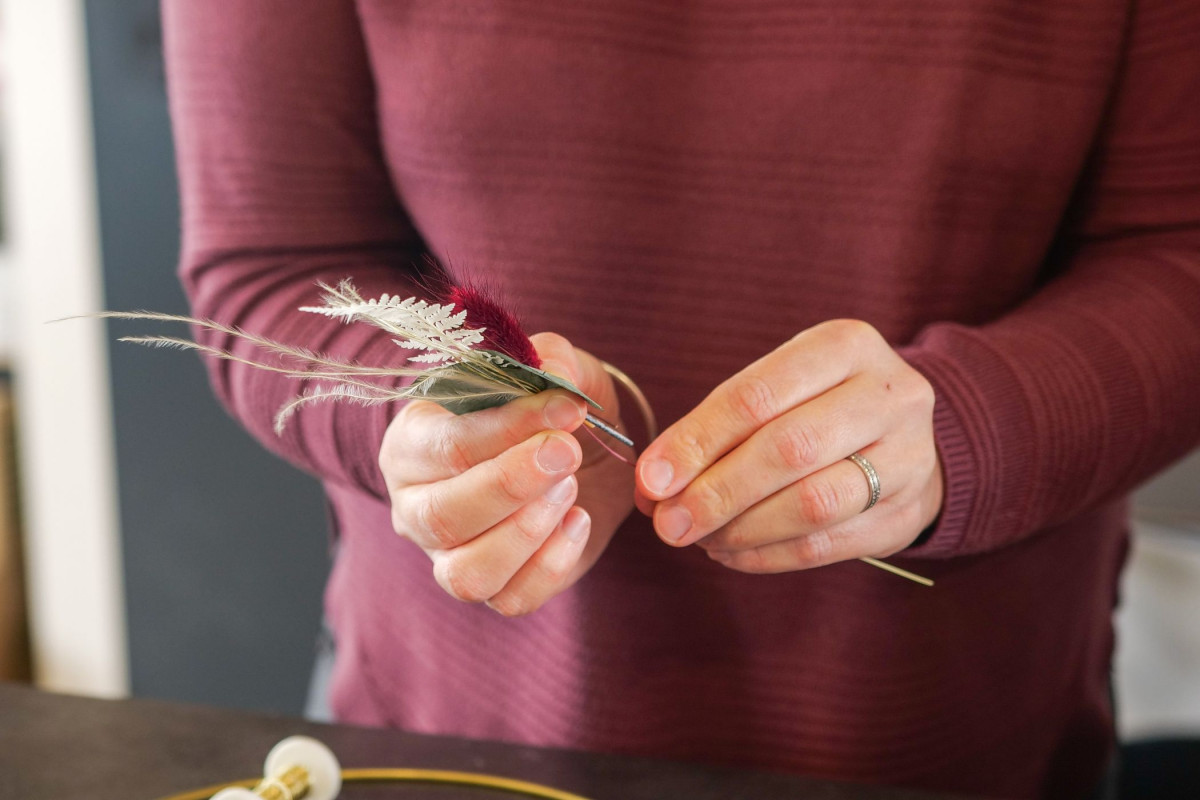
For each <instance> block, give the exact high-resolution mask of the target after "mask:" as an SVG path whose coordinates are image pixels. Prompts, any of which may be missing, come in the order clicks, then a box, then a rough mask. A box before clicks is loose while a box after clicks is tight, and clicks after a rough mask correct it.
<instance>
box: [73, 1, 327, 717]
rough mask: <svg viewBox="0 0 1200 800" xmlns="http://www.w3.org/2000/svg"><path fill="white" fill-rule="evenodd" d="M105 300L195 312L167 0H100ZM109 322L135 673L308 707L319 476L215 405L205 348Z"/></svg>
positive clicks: (198, 695) (169, 683)
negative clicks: (178, 272)
mask: <svg viewBox="0 0 1200 800" xmlns="http://www.w3.org/2000/svg"><path fill="white" fill-rule="evenodd" d="M86 9H87V43H88V49H89V60H90V66H91V88H92V102H93V115H94V123H95V134H96V163H97V182H98V193H99V204H100V226H101V228H100V231H101V245H102V255H103V263H104V288H105V293H106V300H105V303H106V306H107V307H108V308H110V309H122V310H131V309H153V310H156V311H170V312H178V313H184V312H186V305H185V301H184V297H183V293H182V290H181V289H180V287H179V284H178V282H177V281H176V278H175V264H176V262H177V257H178V247H179V223H178V218H179V208H178V201H177V198H176V183H175V172H174V162H173V157H174V156H173V153H172V148H171V138H170V126H169V121H168V118H167V102H166V93H165V86H164V77H163V67H162V52H161V37H160V27H159V21H158V3H157V0H89V2H88V3H87V4H86ZM147 329H148V326H147V325H144V324H139V323H128V322H126V323H120V324H119V325H113V326H110V333H111V335H112V339H113V340H114V343H113V344H112V345H111V354H112V392H113V404H114V409H115V411H114V415H115V426H116V443H117V463H118V480H119V486H120V504H121V526H122V535H123V543H124V567H125V580H126V603H127V609H128V620H129V637H130V659H131V664H130V666H131V675H132V683H133V691H134V693H135V694H136V695H140V696H153V697H161V698H171V699H178V700H185V701H192V702H201V703H211V704H216V705H223V706H236V707H247V708H257V709H267V710H275V711H283V712H294V713H295V712H299V711H300V710H301V709H302V706H303V702H304V696H305V691H306V688H307V681H308V677H309V673H310V670H311V666H312V658H313V642H314V639H315V636H316V632H317V630H318V626H319V621H320V595H321V587H322V584H323V582H324V579H325V576H326V574H327V572H328V566H329V564H328V557H327V537H326V533H325V529H326V526H325V511H324V504H323V500H322V497H321V492H320V488H319V486H318V484H317V483H316V482H315V481H314V480H312V479H311V478H309V477H308V476H305V475H303V474H301V473H300V472H298V471H297V470H295V469H293V468H291V467H290V466H288V465H287V464H285V463H283V462H281V461H279V460H277V459H275V458H274V457H273V456H271V455H269V454H268V453H266V451H264V450H262V449H261V448H260V447H259V446H258V445H257V444H256V443H255V442H254V441H253V440H251V439H250V437H249V436H248V435H246V434H245V433H244V432H243V431H242V430H241V429H240V428H239V427H238V426H237V425H236V424H235V423H233V422H232V421H231V420H230V419H229V418H228V417H227V416H226V415H225V413H224V412H223V411H222V410H221V408H220V407H219V406H218V405H217V403H216V401H215V400H214V399H213V397H212V394H211V392H210V391H209V388H208V384H207V382H206V379H205V376H204V371H203V368H202V366H201V364H200V362H199V361H198V360H197V358H196V357H195V356H194V355H191V354H187V353H179V352H174V351H162V350H148V349H144V348H140V347H137V346H134V345H126V344H120V343H116V342H115V339H116V337H117V336H118V335H120V334H121V333H124V332H134V331H137V332H147Z"/></svg>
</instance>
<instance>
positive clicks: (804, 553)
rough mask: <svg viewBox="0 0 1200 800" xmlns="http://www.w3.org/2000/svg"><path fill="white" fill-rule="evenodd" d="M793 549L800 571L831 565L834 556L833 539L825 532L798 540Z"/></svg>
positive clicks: (811, 534) (818, 532)
mask: <svg viewBox="0 0 1200 800" xmlns="http://www.w3.org/2000/svg"><path fill="white" fill-rule="evenodd" d="M792 549H793V556H794V558H795V560H796V566H797V568H798V569H808V568H809V567H819V566H822V565H824V564H827V563H829V560H830V557H831V556H832V555H833V538H832V537H830V535H829V534H828V533H826V532H825V531H817V532H816V533H810V534H808V535H807V536H801V537H800V538H799V539H796V540H795V544H794V545H793V547H792Z"/></svg>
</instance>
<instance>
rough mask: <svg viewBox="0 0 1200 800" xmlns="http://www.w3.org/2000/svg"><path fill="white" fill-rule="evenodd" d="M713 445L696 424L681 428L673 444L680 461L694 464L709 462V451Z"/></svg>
mask: <svg viewBox="0 0 1200 800" xmlns="http://www.w3.org/2000/svg"><path fill="white" fill-rule="evenodd" d="M711 447H712V445H711V444H709V438H708V436H706V435H705V434H704V432H703V431H702V430H700V429H698V428H696V427H695V426H689V427H686V428H683V429H682V430H680V431H679V433H678V435H676V436H675V440H674V442H673V445H672V449H673V450H674V453H675V455H676V456H677V457H678V459H679V461H681V462H682V463H684V464H693V465H695V464H706V463H708V451H709V450H710V449H711Z"/></svg>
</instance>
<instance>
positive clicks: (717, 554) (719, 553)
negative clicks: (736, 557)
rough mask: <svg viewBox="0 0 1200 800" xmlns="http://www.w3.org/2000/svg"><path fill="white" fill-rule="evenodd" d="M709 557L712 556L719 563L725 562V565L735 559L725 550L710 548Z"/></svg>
mask: <svg viewBox="0 0 1200 800" xmlns="http://www.w3.org/2000/svg"><path fill="white" fill-rule="evenodd" d="M708 557H709V558H711V559H712V560H713V561H715V562H717V563H718V564H725V565H728V564H729V562H730V561H732V560H733V559H731V558H730V557H729V554H728V553H726V552H725V551H724V550H709V551H708Z"/></svg>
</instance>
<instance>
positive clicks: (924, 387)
mask: <svg viewBox="0 0 1200 800" xmlns="http://www.w3.org/2000/svg"><path fill="white" fill-rule="evenodd" d="M911 384H912V386H911V388H910V389H909V395H910V397H911V398H912V403H913V405H914V406H915V407H916V409H917V410H918V411H921V412H924V413H926V414H932V413H933V406H934V403H935V402H936V401H937V395H936V394H935V393H934V391H933V384H932V383H930V382H929V381H928V380H926V379H925V376H923V375H921V374H920V373H919V372H914V373H913V376H912V380H911Z"/></svg>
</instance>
